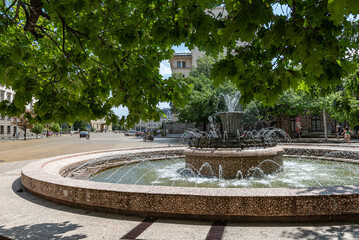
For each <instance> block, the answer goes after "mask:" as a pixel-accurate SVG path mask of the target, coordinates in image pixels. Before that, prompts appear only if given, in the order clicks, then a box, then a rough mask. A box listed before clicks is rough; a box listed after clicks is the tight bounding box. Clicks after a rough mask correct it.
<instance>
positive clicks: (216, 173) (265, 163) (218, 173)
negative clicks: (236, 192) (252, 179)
mask: <svg viewBox="0 0 359 240" xmlns="http://www.w3.org/2000/svg"><path fill="white" fill-rule="evenodd" d="M283 153H284V151H283V148H282V147H280V146H276V147H269V148H257V149H244V150H242V149H238V148H218V149H213V148H202V149H199V148H193V147H190V148H187V149H185V150H184V155H185V156H186V167H187V168H189V169H193V170H195V171H196V172H201V175H203V176H207V177H219V178H225V179H234V178H238V176H244V177H248V176H251V173H252V170H253V169H254V168H257V167H258V166H260V169H261V171H262V173H263V174H272V173H276V172H278V171H280V170H281V169H282V167H283ZM204 164H208V165H209V167H208V168H205V169H201V168H203V166H204Z"/></svg>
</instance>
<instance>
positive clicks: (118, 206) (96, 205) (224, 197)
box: [21, 146, 359, 222]
mask: <svg viewBox="0 0 359 240" xmlns="http://www.w3.org/2000/svg"><path fill="white" fill-rule="evenodd" d="M284 148H285V147H284ZM185 149H187V147H180V146H179V147H153V148H133V149H121V150H106V151H97V152H89V153H82V154H72V155H66V156H60V157H53V158H47V159H43V160H39V161H36V162H32V163H30V164H28V165H26V166H25V167H24V168H23V169H22V173H21V181H22V184H23V186H24V187H25V188H26V189H27V190H28V191H30V192H32V193H33V194H35V195H37V196H40V197H43V198H45V199H48V200H51V201H54V202H57V203H61V204H66V205H69V206H73V207H80V208H85V209H90V210H97V211H107V212H112V213H120V214H127V215H136V216H144V217H147V216H155V217H168V218H191V219H209V220H214V219H215V220H224V219H225V220H231V221H257V222H280V221H284V222H287V221H291V222H296V221H331V220H354V219H356V220H357V219H359V186H356V185H350V186H336V187H316V188H259V189H255V188H249V189H243V188H242V189H237V188H190V189H189V188H186V187H169V186H146V185H128V184H113V183H103V182H92V181H87V180H79V179H71V178H65V177H63V175H64V174H67V173H69V172H71V171H72V169H74V168H76V167H77V166H79V165H81V164H83V163H85V162H88V161H93V160H94V159H111V158H112V157H115V156H116V155H118V154H124V155H130V156H139V157H141V156H149V155H154V156H161V154H165V153H166V154H172V155H173V156H176V155H183V152H184V151H185ZM285 150H286V148H285Z"/></svg>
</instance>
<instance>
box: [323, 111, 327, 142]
mask: <svg viewBox="0 0 359 240" xmlns="http://www.w3.org/2000/svg"><path fill="white" fill-rule="evenodd" d="M323 124H324V138H325V141H328V133H327V117H326V114H325V109H324V108H323Z"/></svg>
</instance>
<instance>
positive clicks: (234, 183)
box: [90, 158, 359, 188]
mask: <svg viewBox="0 0 359 240" xmlns="http://www.w3.org/2000/svg"><path fill="white" fill-rule="evenodd" d="M186 173H188V171H186V169H185V161H184V159H168V160H160V161H144V162H140V163H135V164H128V165H124V166H120V167H117V168H112V169H109V170H106V171H103V172H100V173H98V174H96V175H94V176H92V177H91V179H90V180H91V181H97V182H110V183H121V184H138V185H158V186H181V187H212V188H213V187H214V188H222V187H223V188H274V187H321V186H340V185H357V184H359V164H352V163H343V162H334V161H326V160H316V159H300V158H286V159H284V167H283V171H281V172H279V173H277V174H272V175H264V176H262V177H260V178H254V177H250V178H246V179H232V180H226V179H221V178H206V177H200V176H193V175H188V174H186Z"/></svg>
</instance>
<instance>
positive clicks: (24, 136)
mask: <svg viewBox="0 0 359 240" xmlns="http://www.w3.org/2000/svg"><path fill="white" fill-rule="evenodd" d="M24 131H25V134H24V140H26V125H25V128H24Z"/></svg>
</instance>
